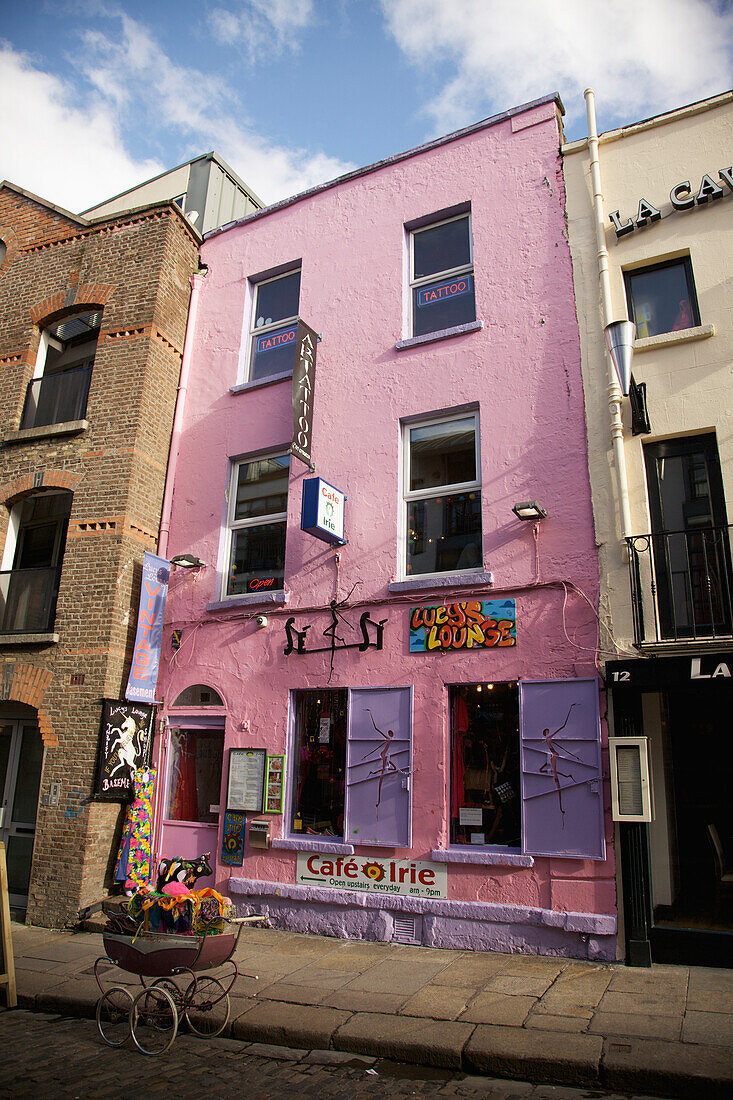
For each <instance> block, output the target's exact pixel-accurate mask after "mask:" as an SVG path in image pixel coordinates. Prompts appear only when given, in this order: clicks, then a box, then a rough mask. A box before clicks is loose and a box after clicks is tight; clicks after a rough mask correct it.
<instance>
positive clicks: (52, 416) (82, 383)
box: [20, 367, 92, 428]
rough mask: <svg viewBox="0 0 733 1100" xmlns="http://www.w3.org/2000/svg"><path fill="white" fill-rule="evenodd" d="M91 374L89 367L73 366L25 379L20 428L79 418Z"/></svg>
mask: <svg viewBox="0 0 733 1100" xmlns="http://www.w3.org/2000/svg"><path fill="white" fill-rule="evenodd" d="M91 378H92V368H91V367H76V368H75V369H74V370H65V371H60V372H59V373H58V374H47V375H44V376H43V378H34V379H33V381H32V382H29V383H28V392H27V393H26V398H25V407H24V409H23V417H22V419H21V422H20V426H21V428H40V427H42V426H44V425H46V424H66V423H68V421H70V420H83V419H84V414H85V413H86V411H87V398H88V396H89V383H90V382H91Z"/></svg>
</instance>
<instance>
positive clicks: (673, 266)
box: [624, 256, 700, 340]
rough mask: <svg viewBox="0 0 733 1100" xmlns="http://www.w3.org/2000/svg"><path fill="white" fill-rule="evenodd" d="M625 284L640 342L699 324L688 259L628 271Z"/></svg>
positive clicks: (693, 284) (693, 283)
mask: <svg viewBox="0 0 733 1100" xmlns="http://www.w3.org/2000/svg"><path fill="white" fill-rule="evenodd" d="M624 283H625V284H626V300H627V302H628V307H629V317H630V318H631V320H632V321H633V322H634V323H635V325H636V338H637V340H643V339H644V338H645V337H647V336H659V335H660V334H661V333H664V332H679V331H680V330H681V329H686V328H693V327H694V326H695V325H699V324H700V310H699V308H698V304H697V294H696V293H695V281H694V279H693V277H692V264H691V263H690V259H689V256H684V257H682V258H681V259H679V260H671V261H669V262H667V263H661V264H653V265H652V266H651V267H643V268H636V269H635V270H634V271H625V272H624Z"/></svg>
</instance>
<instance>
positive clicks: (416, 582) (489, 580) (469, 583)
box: [387, 573, 494, 592]
mask: <svg viewBox="0 0 733 1100" xmlns="http://www.w3.org/2000/svg"><path fill="white" fill-rule="evenodd" d="M493 583H494V574H493V573H458V574H456V573H452V574H451V576H449V577H411V578H410V579H409V580H406V581H391V583H390V584H389V585H388V586H387V587H388V590H389V591H390V592H419V591H421V590H422V589H426V588H476V587H477V586H479V585H484V584H493Z"/></svg>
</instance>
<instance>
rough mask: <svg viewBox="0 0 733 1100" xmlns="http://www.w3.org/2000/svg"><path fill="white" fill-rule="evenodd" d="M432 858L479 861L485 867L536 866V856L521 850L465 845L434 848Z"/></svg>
mask: <svg viewBox="0 0 733 1100" xmlns="http://www.w3.org/2000/svg"><path fill="white" fill-rule="evenodd" d="M430 858H431V859H432V860H434V861H435V863H479V864H482V865H483V866H484V867H534V857H533V856H525V855H523V854H522V853H521V852H510V851H507V850H506V849H501V848H495V849H493V850H488V849H486V848H479V847H478V846H477V847H476V848H471V847H465V848H434V849H433V851H432V852H431V853H430Z"/></svg>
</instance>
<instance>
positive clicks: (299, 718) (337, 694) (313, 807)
mask: <svg viewBox="0 0 733 1100" xmlns="http://www.w3.org/2000/svg"><path fill="white" fill-rule="evenodd" d="M347 699H348V692H347V691H327V690H322V691H298V692H296V693H295V740H294V761H295V766H294V776H293V804H292V821H291V831H292V832H293V833H298V834H302V835H312V836H337V837H342V836H343V835H344V793H345V783H346V777H345V773H346V730H347V723H346V720H347Z"/></svg>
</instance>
